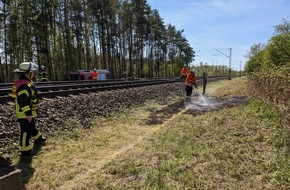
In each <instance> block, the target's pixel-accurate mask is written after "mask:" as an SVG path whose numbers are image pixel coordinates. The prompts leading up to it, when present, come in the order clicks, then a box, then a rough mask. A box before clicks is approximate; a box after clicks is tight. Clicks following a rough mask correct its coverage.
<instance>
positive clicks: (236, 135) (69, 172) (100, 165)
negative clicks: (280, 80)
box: [20, 78, 290, 190]
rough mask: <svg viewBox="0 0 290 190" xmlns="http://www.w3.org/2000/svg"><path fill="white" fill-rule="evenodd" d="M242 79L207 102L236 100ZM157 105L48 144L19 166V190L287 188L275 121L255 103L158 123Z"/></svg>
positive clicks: (287, 165)
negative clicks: (152, 120) (21, 170)
mask: <svg viewBox="0 0 290 190" xmlns="http://www.w3.org/2000/svg"><path fill="white" fill-rule="evenodd" d="M245 89H246V79H244V78H237V79H233V80H231V81H228V80H225V81H222V82H215V83H210V84H209V85H208V88H207V94H208V96H215V97H219V98H228V99H230V98H231V97H236V96H244V95H245ZM180 99H181V97H170V98H168V100H164V102H156V101H149V102H147V103H146V104H144V105H142V106H139V107H134V108H131V109H124V110H122V111H121V112H119V113H118V114H116V115H114V116H112V117H108V118H103V117H100V118H97V119H96V121H95V124H94V125H95V126H96V127H95V128H92V129H89V130H78V131H75V132H72V133H70V134H60V135H59V136H56V137H54V138H51V139H49V140H48V142H47V145H46V146H44V147H42V150H41V151H40V152H39V155H38V156H37V157H35V158H33V159H32V162H31V164H30V168H29V169H25V166H26V167H28V166H27V165H28V163H27V162H25V161H24V162H23V163H22V164H20V166H21V167H22V168H24V174H25V178H24V182H25V187H26V188H27V189H78V190H79V189H289V188H290V183H289V181H290V162H289V159H288V160H287V159H286V158H285V157H283V156H282V155H280V156H279V153H278V151H277V147H278V146H279V145H280V138H279V132H278V131H279V130H278V129H277V126H278V124H277V116H276V115H275V113H274V112H273V111H271V110H270V109H268V108H266V107H263V106H262V105H260V104H259V103H257V102H250V103H247V104H242V105H239V106H236V107H232V108H223V109H220V110H214V111H207V112H204V113H202V114H199V115H194V114H190V112H189V113H186V111H185V110H184V109H183V110H182V111H180V112H177V113H176V114H174V115H173V116H172V117H170V118H169V119H167V120H166V121H163V122H162V123H159V124H152V123H150V122H148V118H152V117H159V115H160V114H161V115H162V113H160V112H159V111H160V110H164V109H166V105H169V104H173V103H174V102H176V101H180Z"/></svg>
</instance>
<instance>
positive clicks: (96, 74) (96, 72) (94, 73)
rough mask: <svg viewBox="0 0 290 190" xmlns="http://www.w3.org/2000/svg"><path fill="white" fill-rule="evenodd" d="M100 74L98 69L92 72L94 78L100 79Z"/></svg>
mask: <svg viewBox="0 0 290 190" xmlns="http://www.w3.org/2000/svg"><path fill="white" fill-rule="evenodd" d="M98 76H99V73H98V71H93V72H92V78H93V80H97V79H98Z"/></svg>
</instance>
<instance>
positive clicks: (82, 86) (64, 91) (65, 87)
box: [0, 76, 226, 104]
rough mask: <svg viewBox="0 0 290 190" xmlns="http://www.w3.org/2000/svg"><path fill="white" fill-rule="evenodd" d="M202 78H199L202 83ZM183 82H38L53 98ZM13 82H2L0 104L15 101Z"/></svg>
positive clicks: (39, 88)
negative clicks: (12, 89)
mask: <svg viewBox="0 0 290 190" xmlns="http://www.w3.org/2000/svg"><path fill="white" fill-rule="evenodd" d="M224 78H226V77H224V76H218V77H217V76H212V77H209V78H208V80H220V79H224ZM201 80H202V79H198V82H199V83H200V82H201ZM174 82H181V80H176V79H152V80H148V79H143V80H141V79H140V80H108V81H57V82H42V83H36V86H37V91H38V95H39V98H53V97H56V96H68V95H73V94H74V95H75V94H82V93H89V92H101V91H110V90H117V89H126V88H134V87H141V86H149V85H157V84H165V83H174ZM11 87H12V83H4V84H0V104H3V103H6V102H9V101H13V99H12V97H11V95H10V94H11Z"/></svg>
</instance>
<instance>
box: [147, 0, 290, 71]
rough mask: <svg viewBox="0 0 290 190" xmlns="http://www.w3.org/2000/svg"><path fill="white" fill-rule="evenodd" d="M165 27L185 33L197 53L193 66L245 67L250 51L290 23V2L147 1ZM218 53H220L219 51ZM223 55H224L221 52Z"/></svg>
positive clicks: (242, 0) (264, 0) (231, 0)
mask: <svg viewBox="0 0 290 190" xmlns="http://www.w3.org/2000/svg"><path fill="white" fill-rule="evenodd" d="M147 2H148V4H149V5H150V6H151V8H152V9H157V10H158V12H159V14H160V16H161V17H162V18H163V19H164V23H165V24H169V23H171V24H173V25H175V27H176V28H177V29H178V30H181V29H184V33H183V34H184V36H185V37H186V38H187V39H188V41H189V43H190V44H191V46H192V47H193V49H194V51H196V58H195V61H194V62H193V63H192V65H197V64H199V63H200V62H201V61H202V62H203V63H207V64H208V65H213V64H215V65H216V64H219V65H228V64H229V58H228V56H229V54H230V51H229V48H232V61H231V62H232V68H233V69H235V70H239V69H240V66H241V67H242V69H243V67H244V65H245V63H246V61H247V59H246V58H245V57H244V55H246V54H247V52H248V51H249V50H250V47H251V46H252V45H254V44H258V43H267V42H268V40H269V39H270V38H271V37H272V36H273V33H274V27H273V26H274V25H278V24H282V19H287V20H290V0H147ZM217 50H218V51H217ZM219 51H220V52H222V53H220V52H219Z"/></svg>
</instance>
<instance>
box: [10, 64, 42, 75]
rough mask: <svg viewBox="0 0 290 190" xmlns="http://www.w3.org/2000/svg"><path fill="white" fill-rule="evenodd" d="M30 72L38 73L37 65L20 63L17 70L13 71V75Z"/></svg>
mask: <svg viewBox="0 0 290 190" xmlns="http://www.w3.org/2000/svg"><path fill="white" fill-rule="evenodd" d="M31 71H35V72H37V71H38V65H37V64H36V63H34V62H23V63H20V65H19V69H15V70H14V73H27V72H31Z"/></svg>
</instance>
